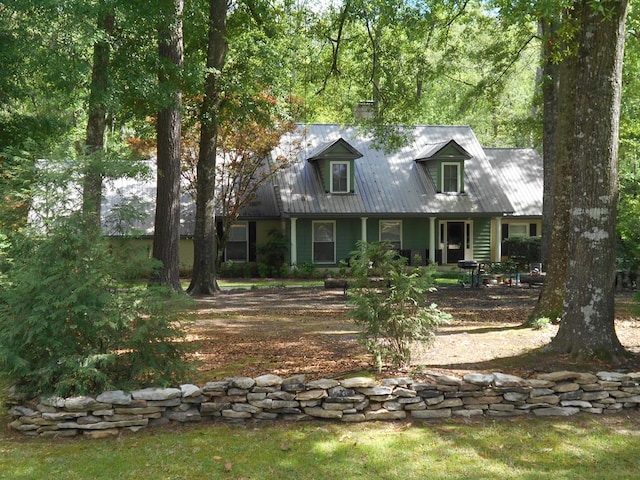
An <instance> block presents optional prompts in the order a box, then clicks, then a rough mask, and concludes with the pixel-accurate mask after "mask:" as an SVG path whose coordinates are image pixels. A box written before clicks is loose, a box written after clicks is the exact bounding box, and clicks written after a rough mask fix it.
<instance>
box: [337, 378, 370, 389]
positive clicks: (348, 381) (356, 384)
mask: <svg viewBox="0 0 640 480" xmlns="http://www.w3.org/2000/svg"><path fill="white" fill-rule="evenodd" d="M340 385H342V386H343V387H344V388H373V387H375V386H376V385H377V382H376V380H375V379H374V378H370V377H352V378H345V379H344V380H340Z"/></svg>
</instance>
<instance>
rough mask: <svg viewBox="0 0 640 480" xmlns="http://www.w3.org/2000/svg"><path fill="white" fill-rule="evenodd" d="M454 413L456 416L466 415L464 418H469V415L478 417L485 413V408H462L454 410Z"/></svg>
mask: <svg viewBox="0 0 640 480" xmlns="http://www.w3.org/2000/svg"><path fill="white" fill-rule="evenodd" d="M451 413H452V415H453V416H454V417H464V418H468V417H477V416H480V415H483V414H484V410H481V409H479V408H475V409H473V408H470V409H461V410H453V411H452V412H451Z"/></svg>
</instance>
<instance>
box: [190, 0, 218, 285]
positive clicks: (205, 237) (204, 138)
mask: <svg viewBox="0 0 640 480" xmlns="http://www.w3.org/2000/svg"><path fill="white" fill-rule="evenodd" d="M227 49H228V45H227V0H209V41H208V49H207V72H208V73H207V77H206V79H205V95H204V99H203V101H202V113H201V126H200V151H199V154H198V165H197V173H196V175H197V178H196V219H195V231H194V234H193V277H192V279H191V284H190V285H189V288H188V289H187V292H188V293H189V294H191V295H197V294H200V295H213V294H214V293H215V292H216V290H217V285H216V218H215V177H216V143H217V140H218V125H219V115H220V105H221V103H222V94H221V91H220V88H221V86H220V73H221V71H222V68H223V67H224V63H225V58H226V55H227Z"/></svg>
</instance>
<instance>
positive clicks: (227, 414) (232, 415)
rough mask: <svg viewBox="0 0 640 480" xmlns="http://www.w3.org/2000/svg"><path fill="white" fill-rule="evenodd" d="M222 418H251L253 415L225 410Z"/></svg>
mask: <svg viewBox="0 0 640 480" xmlns="http://www.w3.org/2000/svg"><path fill="white" fill-rule="evenodd" d="M222 416H223V417H224V418H237V419H243V418H251V414H250V413H249V412H237V411H235V410H223V411H222Z"/></svg>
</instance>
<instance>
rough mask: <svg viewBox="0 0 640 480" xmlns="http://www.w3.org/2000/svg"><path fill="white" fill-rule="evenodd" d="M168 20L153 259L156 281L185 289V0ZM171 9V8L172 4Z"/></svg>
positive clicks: (163, 32) (175, 1)
mask: <svg viewBox="0 0 640 480" xmlns="http://www.w3.org/2000/svg"><path fill="white" fill-rule="evenodd" d="M169 4H170V10H171V11H169V12H167V15H166V16H165V18H166V20H164V22H163V23H162V24H161V25H159V26H158V53H159V58H160V67H159V69H158V84H159V87H160V91H161V92H169V93H167V94H166V95H167V96H166V99H165V100H164V102H165V103H164V104H163V105H162V107H161V108H160V111H159V112H158V119H157V126H156V129H157V137H158V160H157V161H158V173H157V176H158V178H157V193H156V215H155V231H154V235H153V258H155V259H157V260H159V261H160V262H161V265H160V267H159V268H158V269H157V270H156V271H155V272H154V274H153V275H152V278H151V282H152V283H156V284H160V285H164V286H167V287H169V288H171V289H172V290H174V291H180V290H182V287H181V285H180V255H179V251H180V250H179V248H180V137H181V131H182V114H181V108H182V92H181V90H180V83H179V82H180V80H179V79H180V70H181V69H182V63H183V38H182V8H183V0H170V2H169V3H168V4H167V5H169ZM168 8H169V7H168Z"/></svg>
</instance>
